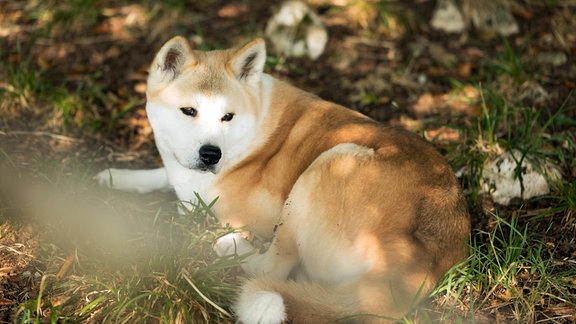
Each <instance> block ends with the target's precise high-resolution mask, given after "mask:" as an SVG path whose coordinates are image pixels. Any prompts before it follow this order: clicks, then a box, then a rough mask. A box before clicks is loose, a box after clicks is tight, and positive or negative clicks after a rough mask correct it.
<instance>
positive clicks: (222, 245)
mask: <svg viewBox="0 0 576 324" xmlns="http://www.w3.org/2000/svg"><path fill="white" fill-rule="evenodd" d="M253 250H254V247H253V246H252V244H250V242H248V241H247V240H246V239H245V238H243V237H242V236H240V234H238V233H230V234H226V235H224V236H222V237H221V238H219V239H218V240H216V243H215V244H214V251H215V252H216V254H218V256H219V257H227V256H232V255H235V254H236V255H244V254H246V253H249V252H252V251H253Z"/></svg>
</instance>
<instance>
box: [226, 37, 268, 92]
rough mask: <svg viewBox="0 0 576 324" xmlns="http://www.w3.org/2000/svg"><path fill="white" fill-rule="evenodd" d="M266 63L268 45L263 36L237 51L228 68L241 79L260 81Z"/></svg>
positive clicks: (251, 81)
mask: <svg viewBox="0 0 576 324" xmlns="http://www.w3.org/2000/svg"><path fill="white" fill-rule="evenodd" d="M265 63H266V45H265V43H264V40H263V39H262V38H257V39H255V40H253V41H251V42H250V43H248V44H246V45H244V46H243V47H242V48H240V49H239V50H237V51H236V53H234V55H233V56H232V58H231V59H230V61H228V68H229V69H230V70H231V71H232V73H233V74H234V75H235V76H236V78H237V79H238V80H240V81H244V82H247V83H255V82H258V81H259V80H260V78H261V76H262V72H263V71H264V64H265Z"/></svg>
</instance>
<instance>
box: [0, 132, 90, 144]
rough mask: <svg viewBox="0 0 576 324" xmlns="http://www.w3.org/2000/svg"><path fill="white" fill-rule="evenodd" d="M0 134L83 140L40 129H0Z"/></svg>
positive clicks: (79, 141) (71, 140)
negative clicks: (8, 130)
mask: <svg viewBox="0 0 576 324" xmlns="http://www.w3.org/2000/svg"><path fill="white" fill-rule="evenodd" d="M0 135H4V136H47V137H52V138H55V139H57V140H61V141H68V142H77V143H82V142H84V140H83V139H79V138H73V137H69V136H66V135H60V134H52V133H48V132H42V131H12V132H3V131H0Z"/></svg>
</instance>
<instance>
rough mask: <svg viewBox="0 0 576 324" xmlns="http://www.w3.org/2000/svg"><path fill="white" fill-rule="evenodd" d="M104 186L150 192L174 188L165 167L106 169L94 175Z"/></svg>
mask: <svg viewBox="0 0 576 324" xmlns="http://www.w3.org/2000/svg"><path fill="white" fill-rule="evenodd" d="M94 179H95V180H96V181H98V183H100V184H101V185H103V186H107V187H109V188H112V189H117V190H122V191H135V192H138V193H148V192H152V191H167V190H170V189H172V186H171V185H170V182H169V181H168V175H167V173H166V170H165V169H164V168H157V169H150V170H127V169H106V170H102V171H100V172H99V173H98V174H96V175H95V176H94Z"/></svg>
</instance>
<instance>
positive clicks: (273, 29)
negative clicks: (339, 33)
mask: <svg viewBox="0 0 576 324" xmlns="http://www.w3.org/2000/svg"><path fill="white" fill-rule="evenodd" d="M265 34H266V37H267V38H268V39H269V40H270V41H271V43H272V45H273V47H274V49H275V50H276V51H278V52H280V53H281V54H282V55H285V56H293V57H301V56H308V57H309V58H310V59H312V60H315V59H317V58H318V57H319V56H320V55H322V53H323V52H324V48H325V47H326V43H327V42H328V31H327V30H326V27H325V26H324V24H323V23H322V21H321V20H320V18H319V17H318V15H316V14H315V13H314V12H313V11H312V10H311V9H310V7H308V6H307V5H306V4H305V3H304V2H301V1H287V2H284V3H283V4H282V6H281V7H280V9H279V10H278V11H277V12H276V14H274V15H273V16H272V18H270V20H269V21H268V24H267V25H266V31H265Z"/></svg>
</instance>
